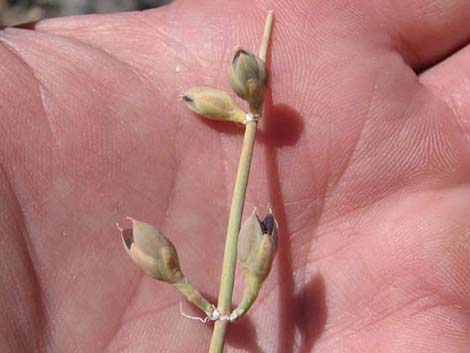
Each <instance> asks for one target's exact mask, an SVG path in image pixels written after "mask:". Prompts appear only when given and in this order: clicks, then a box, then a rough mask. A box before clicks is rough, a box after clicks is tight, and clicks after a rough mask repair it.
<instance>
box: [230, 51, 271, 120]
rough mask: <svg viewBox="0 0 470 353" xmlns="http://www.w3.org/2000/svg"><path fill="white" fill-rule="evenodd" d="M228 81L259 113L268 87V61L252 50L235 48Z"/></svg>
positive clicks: (251, 107)
mask: <svg viewBox="0 0 470 353" xmlns="http://www.w3.org/2000/svg"><path fill="white" fill-rule="evenodd" d="M228 81H229V83H230V86H231V87H232V89H233V91H234V92H235V93H236V94H237V95H238V96H239V97H240V98H242V99H244V100H246V101H247V102H248V104H249V105H250V109H251V110H252V111H254V112H257V113H259V111H260V110H261V106H262V104H263V100H264V94H265V93H266V90H267V88H268V70H267V69H266V63H265V62H264V61H263V60H261V59H260V58H258V57H257V56H256V55H255V54H253V53H252V52H250V51H248V50H245V49H242V48H239V47H237V48H235V53H234V54H233V58H232V61H231V62H230V68H229V74H228Z"/></svg>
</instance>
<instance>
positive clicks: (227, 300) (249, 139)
mask: <svg viewBox="0 0 470 353" xmlns="http://www.w3.org/2000/svg"><path fill="white" fill-rule="evenodd" d="M271 24H272V11H269V12H268V15H267V18H266V23H265V27H264V32H263V38H262V40H261V45H260V49H259V57H260V58H261V59H262V60H264V61H266V55H267V49H268V43H269V36H270V33H271ZM256 113H258V112H256ZM256 128H257V122H256V121H250V122H248V123H247V124H246V127H245V134H244V137H243V145H242V151H241V155H240V162H239V164H238V171H237V177H236V179H235V187H234V191H233V198H232V205H231V207H230V216H229V221H228V228H227V237H226V240H225V250H224V260H223V264H222V277H221V279H220V290H219V302H218V309H219V311H220V313H221V315H229V314H230V309H231V305H232V295H233V284H234V281H235V267H236V262H237V247H238V233H239V231H240V224H241V220H242V214H243V206H244V203H245V194H246V187H247V184H248V176H249V174H250V166H251V159H252V156H253V147H254V145H255V137H256ZM227 324H228V321H226V320H219V321H216V322H215V324H214V331H213V333H212V340H211V345H210V348H209V353H222V352H223V350H224V341H225V333H226V330H227Z"/></svg>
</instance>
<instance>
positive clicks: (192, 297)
mask: <svg viewBox="0 0 470 353" xmlns="http://www.w3.org/2000/svg"><path fill="white" fill-rule="evenodd" d="M174 286H175V288H176V289H177V290H178V291H179V292H180V293H181V294H183V296H184V297H185V298H186V300H187V301H188V302H190V303H193V304H194V305H195V306H197V307H198V308H199V309H201V310H202V311H204V312H205V313H206V315H208V316H212V314H213V313H214V310H215V306H214V305H212V304H210V303H209V302H208V301H207V300H206V299H205V298H204V297H203V296H202V295H201V293H199V291H198V290H197V289H195V288H194V287H193V285H192V284H191V282H189V281H188V279H187V278H186V277H183V278H182V279H181V281H179V282H177V283H175V284H174Z"/></svg>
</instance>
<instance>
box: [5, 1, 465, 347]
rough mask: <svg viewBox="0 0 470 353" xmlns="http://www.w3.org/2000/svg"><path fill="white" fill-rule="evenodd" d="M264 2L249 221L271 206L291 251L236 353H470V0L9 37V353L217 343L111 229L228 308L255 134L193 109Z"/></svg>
mask: <svg viewBox="0 0 470 353" xmlns="http://www.w3.org/2000/svg"><path fill="white" fill-rule="evenodd" d="M268 9H273V10H274V14H275V24H274V28H273V38H272V44H271V54H270V59H269V60H268V61H270V63H269V67H270V73H271V80H270V84H271V88H272V99H271V98H270V99H268V101H267V102H266V107H265V108H266V113H265V116H264V118H263V122H262V123H261V126H260V133H259V138H258V142H257V145H256V147H255V156H254V163H253V167H252V175H251V178H250V185H249V189H248V195H247V205H246V207H245V213H249V212H251V209H252V207H253V206H257V207H259V209H260V210H265V206H266V205H267V203H268V202H270V203H271V204H272V206H273V209H274V214H275V215H276V217H277V218H278V221H279V223H280V226H281V231H280V246H279V250H278V255H277V260H276V261H275V266H274V269H273V273H272V274H271V276H270V277H269V278H268V280H267V282H266V284H265V285H264V288H263V290H262V292H261V295H260V297H259V299H258V301H257V303H256V304H255V305H254V307H253V309H252V310H251V311H250V313H249V314H248V316H247V317H245V318H244V319H243V320H241V321H240V322H239V323H236V324H233V325H232V326H231V327H230V330H229V335H228V342H227V348H226V351H227V352H239V351H250V352H255V353H260V352H278V353H281V352H282V353H285V352H287V353H289V352H320V353H322V352H328V353H331V352H335V353H337V352H348V353H349V352H361V353H362V352H393V353H396V352H414V353H419V352H423V353H424V352H425V353H432V352H448V353H457V352H459V353H463V352H468V347H469V346H470V333H469V332H470V296H469V293H470V272H469V269H470V217H469V208H468V202H467V200H468V198H469V193H470V189H469V187H468V182H469V177H470V174H469V173H470V170H469V165H470V158H469V155H470V153H469V152H470V142H469V138H470V134H469V132H468V131H469V121H470V103H469V102H470V91H469V83H468V82H469V79H468V75H469V73H470V64H469V62H470V61H469V59H470V48H468V47H466V48H463V49H461V50H460V51H458V52H457V53H455V54H453V55H451V53H452V52H453V51H454V50H456V49H458V48H460V47H462V46H463V45H464V44H465V43H466V41H468V38H469V35H470V30H469V29H468V22H469V20H470V7H469V6H468V2H467V1H465V0H459V1H453V2H449V1H431V0H419V1H413V2H412V1H407V2H393V1H387V0H380V1H374V2H369V1H358V0H357V1H349V2H340V1H326V0H325V1H315V2H313V3H311V2H308V1H296V2H294V1H268V2H263V3H259V4H256V5H255V4H254V3H253V2H249V1H229V0H223V1H218V2H213V1H201V2H199V1H198V2H195V1H193V2H191V1H176V2H175V3H174V4H172V5H170V6H168V7H164V8H161V9H158V10H151V11H146V12H143V13H126V14H118V15H107V16H84V17H72V18H62V19H55V20H46V21H42V22H40V23H38V24H37V25H36V28H35V31H30V30H21V29H7V30H4V31H1V32H0V43H1V46H0V77H1V82H2V85H1V87H0V102H1V104H0V116H1V117H2V119H1V125H0V126H1V134H2V138H1V140H0V156H1V159H0V162H1V167H2V176H1V182H0V188H1V191H0V195H1V197H2V199H1V208H2V212H1V216H2V217H1V219H0V221H1V224H2V229H3V233H4V236H3V239H4V240H3V244H2V250H1V262H0V264H1V265H0V266H1V267H0V276H1V281H0V286H1V287H0V307H1V311H0V312H1V314H0V332H1V336H0V337H1V339H0V351H1V352H15V353H16V352H33V351H44V352H85V353H88V352H90V353H91V352H206V351H207V347H208V343H209V339H210V334H211V332H210V331H211V330H210V325H202V324H200V323H198V322H193V321H190V320H186V319H184V318H182V317H181V315H180V313H179V308H178V306H179V302H180V301H181V300H182V299H181V298H180V297H179V296H178V295H177V294H175V292H174V289H173V288H171V287H170V286H167V285H165V284H163V283H159V282H157V281H154V280H152V279H150V278H147V277H145V276H143V274H142V272H141V271H140V270H139V269H138V268H136V267H135V266H134V264H133V263H132V262H131V261H130V260H129V258H128V257H127V255H126V254H125V251H124V249H123V247H122V244H121V240H120V236H119V232H118V231H117V229H116V228H115V226H114V223H115V222H116V221H118V222H120V223H124V222H125V216H133V217H136V218H138V219H141V220H143V221H146V222H149V223H153V224H155V225H156V226H157V227H158V228H159V229H161V230H162V231H163V233H164V234H166V235H167V236H168V237H169V238H171V239H172V241H173V242H174V243H175V245H176V247H177V249H178V252H179V255H180V260H181V265H182V268H183V271H184V272H185V273H186V274H187V275H188V277H189V278H190V279H191V280H192V282H193V283H194V284H195V285H196V286H197V287H198V288H199V289H200V290H201V291H202V292H204V293H208V294H209V297H211V296H212V300H213V301H214V302H215V298H214V295H215V294H216V293H217V289H218V279H219V275H220V267H221V260H222V254H223V244H224V237H225V227H226V223H227V217H228V208H229V204H230V197H231V191H232V186H233V185H232V184H233V179H234V174H235V170H236V165H237V162H238V156H239V150H240V146H241V136H242V128H240V127H235V126H230V127H227V126H226V125H223V124H220V123H215V122H206V121H203V120H201V119H199V118H197V117H195V116H193V115H192V114H191V113H190V112H188V111H187V110H186V108H185V107H184V106H183V105H182V104H181V103H180V102H178V95H180V94H181V93H183V92H184V91H185V90H186V89H187V88H189V87H191V86H195V85H208V86H213V87H218V88H225V89H228V85H227V83H226V72H227V63H228V60H229V57H230V53H231V51H232V49H233V47H234V46H235V44H240V45H242V46H243V47H245V48H248V49H255V48H256V47H257V45H258V42H259V36H260V34H261V31H262V26H263V21H264V16H265V13H266V11H267V10H268ZM441 60H443V61H442V62H441V63H439V64H438V65H434V64H435V63H436V62H438V61H441ZM424 69H426V70H424ZM415 72H420V74H419V75H416V74H415ZM240 279H241V278H240ZM240 284H241V283H240V282H238V283H237V285H236V287H237V293H236V296H235V297H236V298H239V294H240V291H241V289H242V288H241V287H242V286H241V285H240ZM185 308H186V309H185V310H187V311H190V310H191V309H190V308H189V305H188V304H185Z"/></svg>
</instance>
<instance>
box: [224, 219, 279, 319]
mask: <svg viewBox="0 0 470 353" xmlns="http://www.w3.org/2000/svg"><path fill="white" fill-rule="evenodd" d="M278 234H279V230H278V224H277V222H276V220H275V219H274V217H273V215H272V214H271V213H269V214H268V215H267V216H266V217H265V218H264V220H263V221H262V222H261V221H260V220H259V218H258V216H257V215H256V213H255V211H253V214H252V215H251V216H250V217H249V218H248V219H247V220H246V221H245V223H244V224H243V225H242V227H241V229H240V235H239V242H238V245H239V246H238V259H239V261H240V262H241V264H242V269H243V272H244V274H245V289H244V291H243V297H242V300H241V302H240V304H239V305H238V307H237V308H236V309H235V310H234V311H233V313H232V315H231V318H232V320H236V319H237V318H239V317H240V316H242V315H243V314H244V313H245V312H247V311H248V309H249V308H250V307H251V306H252V305H253V303H254V302H255V300H256V298H257V296H258V293H259V291H260V289H261V286H262V285H263V282H264V280H265V279H266V277H268V275H269V272H270V270H271V265H272V263H273V260H274V256H275V255H276V250H277V245H278V237H279V236H278Z"/></svg>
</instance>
